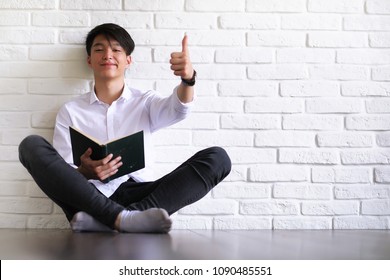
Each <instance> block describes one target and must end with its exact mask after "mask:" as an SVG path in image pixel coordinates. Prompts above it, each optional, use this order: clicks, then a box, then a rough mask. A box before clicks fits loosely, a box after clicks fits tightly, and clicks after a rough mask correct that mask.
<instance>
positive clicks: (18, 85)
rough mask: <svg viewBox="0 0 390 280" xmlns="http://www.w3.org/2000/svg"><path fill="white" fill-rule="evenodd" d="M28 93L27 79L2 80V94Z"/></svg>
mask: <svg viewBox="0 0 390 280" xmlns="http://www.w3.org/2000/svg"><path fill="white" fill-rule="evenodd" d="M25 93H27V81H26V80H25V79H2V78H0V94H9V95H15V94H25Z"/></svg>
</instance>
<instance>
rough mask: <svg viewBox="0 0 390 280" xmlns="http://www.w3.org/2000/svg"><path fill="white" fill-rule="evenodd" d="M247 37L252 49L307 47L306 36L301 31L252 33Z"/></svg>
mask: <svg viewBox="0 0 390 280" xmlns="http://www.w3.org/2000/svg"><path fill="white" fill-rule="evenodd" d="M247 37H248V39H247V40H248V46H250V47H259V46H260V47H305V46H306V34H305V33H304V32H299V31H252V32H249V33H248V35H247Z"/></svg>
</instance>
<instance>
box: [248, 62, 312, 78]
mask: <svg viewBox="0 0 390 280" xmlns="http://www.w3.org/2000/svg"><path fill="white" fill-rule="evenodd" d="M248 78H249V79H251V80H299V79H305V78H307V71H306V69H305V67H304V66H303V65H291V64H283V65H282V64H279V65H255V66H248Z"/></svg>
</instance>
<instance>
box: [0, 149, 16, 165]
mask: <svg viewBox="0 0 390 280" xmlns="http://www.w3.org/2000/svg"><path fill="white" fill-rule="evenodd" d="M18 160H19V156H18V147H16V146H0V161H10V162H12V161H14V162H15V161H18Z"/></svg>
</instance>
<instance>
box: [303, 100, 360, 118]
mask: <svg viewBox="0 0 390 280" xmlns="http://www.w3.org/2000/svg"><path fill="white" fill-rule="evenodd" d="M362 111H363V104H362V101H361V100H357V99H355V100H354V99H345V98H344V99H343V98H321V99H308V100H306V112H307V113H315V114H323V113H325V114H328V113H344V114H351V113H360V112H362Z"/></svg>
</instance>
